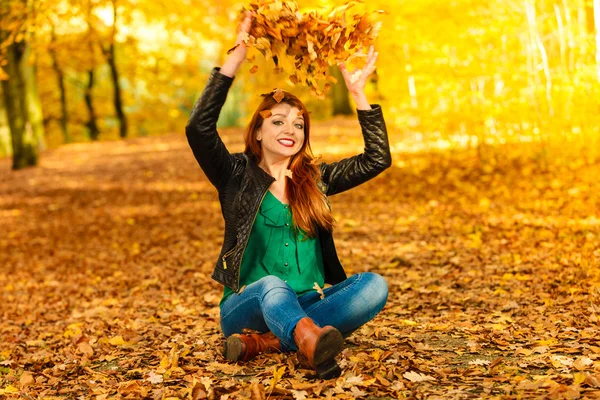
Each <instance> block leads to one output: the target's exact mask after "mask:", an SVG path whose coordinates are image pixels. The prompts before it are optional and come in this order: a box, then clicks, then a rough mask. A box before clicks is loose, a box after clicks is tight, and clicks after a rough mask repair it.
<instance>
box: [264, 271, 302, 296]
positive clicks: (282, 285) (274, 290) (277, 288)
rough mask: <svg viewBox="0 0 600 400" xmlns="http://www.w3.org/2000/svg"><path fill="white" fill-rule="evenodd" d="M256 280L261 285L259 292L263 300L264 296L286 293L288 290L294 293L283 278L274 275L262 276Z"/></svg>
mask: <svg viewBox="0 0 600 400" xmlns="http://www.w3.org/2000/svg"><path fill="white" fill-rule="evenodd" d="M257 282H259V283H260V284H261V285H262V287H261V289H262V290H261V292H262V298H263V300H264V299H265V297H266V296H272V295H278V294H287V293H288V292H290V293H292V294H294V295H295V293H294V290H293V289H292V288H291V287H290V286H289V285H288V284H287V283H286V282H285V281H284V280H282V279H281V278H279V277H277V276H275V275H267V276H264V277H262V278H260V279H259V280H258V281H257Z"/></svg>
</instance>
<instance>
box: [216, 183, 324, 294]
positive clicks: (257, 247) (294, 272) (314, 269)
mask: <svg viewBox="0 0 600 400" xmlns="http://www.w3.org/2000/svg"><path fill="white" fill-rule="evenodd" d="M304 233H305V232H303V231H302V230H300V232H299V234H298V235H295V234H294V229H293V225H292V210H291V209H289V206H288V205H287V204H283V203H281V202H280V201H279V199H278V198H277V197H275V195H273V193H271V191H270V190H267V194H266V195H265V197H264V199H263V201H262V203H261V205H260V209H259V211H258V213H257V214H256V219H255V220H254V225H253V226H252V231H251V232H250V237H249V238H248V245H247V246H246V250H245V252H244V256H243V258H242V264H241V266H240V288H241V289H240V291H242V290H243V287H244V286H246V285H249V284H251V283H253V282H256V281H257V280H259V279H261V278H263V277H265V276H267V275H275V276H277V277H279V278H281V279H283V280H284V281H286V282H287V284H288V285H290V287H291V288H292V289H294V291H295V292H296V294H297V295H299V296H300V295H302V294H304V293H307V292H310V291H313V290H315V288H314V286H315V283H317V284H318V285H319V287H323V285H324V284H325V271H324V268H323V256H322V254H321V246H320V244H319V239H318V238H306V236H305V235H304ZM232 294H233V291H232V290H231V289H230V288H228V287H227V286H225V288H224V290H223V298H222V299H221V303H220V304H223V302H224V301H225V299H227V298H228V297H229V296H231V295H232Z"/></svg>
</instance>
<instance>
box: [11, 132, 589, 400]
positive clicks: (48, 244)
mask: <svg viewBox="0 0 600 400" xmlns="http://www.w3.org/2000/svg"><path fill="white" fill-rule="evenodd" d="M348 127H349V128H350V129H347V128H348ZM315 130H316V131H317V132H321V134H320V136H317V137H316V140H315V143H314V145H313V148H315V150H316V152H317V153H319V152H323V153H324V154H323V158H324V159H325V160H335V159H339V158H340V157H342V156H344V155H347V154H349V153H352V152H354V151H356V150H357V149H360V141H359V140H358V139H359V137H358V138H357V135H358V136H360V135H359V134H358V133H357V132H358V131H357V127H356V126H355V125H354V124H352V123H346V122H345V121H337V122H336V123H335V124H328V125H321V126H317V127H316V128H315ZM223 135H224V136H225V141H226V143H228V145H229V146H230V149H232V150H234V151H239V150H240V148H241V143H240V135H241V133H240V131H237V130H229V131H227V130H225V131H224V132H223ZM348 137H353V138H354V139H352V140H351V141H350V143H351V144H348V145H344V146H342V145H340V143H344V142H345V140H346V138H348ZM497 151H498V153H497V156H498V157H497V160H499V161H497V162H494V163H492V164H481V163H480V162H479V161H478V160H477V158H476V157H475V153H471V152H468V151H464V152H458V153H455V154H453V155H452V156H450V155H448V154H444V153H439V154H432V153H427V154H425V153H414V154H401V153H395V154H394V167H392V168H391V169H389V170H387V171H386V172H385V173H384V174H382V175H381V176H380V177H378V178H376V179H375V180H374V181H371V182H369V183H367V184H365V185H363V186H362V187H359V188H357V189H354V190H353V191H350V192H347V193H344V194H340V195H338V196H335V197H333V198H332V199H331V200H332V205H333V208H334V214H335V217H336V219H337V231H336V234H335V237H336V242H337V246H338V252H339V254H340V257H341V259H342V263H343V264H344V265H345V267H346V269H347V271H348V272H349V273H356V272H361V271H376V272H378V273H380V274H382V275H383V276H384V277H385V278H386V279H387V281H388V283H389V287H390V294H389V300H388V304H387V306H386V308H385V309H384V310H383V312H382V313H381V314H380V315H379V316H378V317H377V318H376V319H375V320H374V321H372V322H371V323H369V324H368V325H366V326H365V327H364V328H362V329H361V330H360V331H359V332H357V333H356V334H355V335H353V336H352V337H350V338H349V339H348V340H347V342H346V346H345V349H344V351H343V352H342V354H341V356H340V357H339V361H340V364H341V365H342V367H343V371H344V372H343V376H342V377H340V378H338V379H337V380H331V381H321V380H317V379H315V378H314V377H313V376H311V374H310V373H309V372H308V371H304V370H299V369H298V366H297V364H296V360H295V356H294V355H293V354H276V355H267V356H261V357H259V358H257V359H256V360H254V361H252V362H250V363H247V364H237V365H236V364H230V363H227V362H226V360H225V359H224V358H223V357H222V356H221V355H220V348H221V345H222V342H223V338H222V336H221V334H220V329H219V312H218V311H219V308H218V302H219V300H220V296H221V287H220V286H219V285H218V284H216V283H215V282H213V281H212V280H211V279H210V273H211V271H212V265H213V262H214V261H215V258H216V257H217V255H218V251H219V249H220V244H221V233H222V229H223V223H222V220H221V216H220V208H219V204H218V201H217V196H216V193H215V191H214V190H213V188H212V187H211V186H210V185H209V184H208V182H207V180H206V179H205V178H204V176H203V175H202V173H201V171H200V169H199V167H198V166H197V164H196V162H195V160H194V159H193V157H192V155H191V152H190V150H189V149H188V147H187V143H186V141H185V138H184V136H183V135H173V136H166V137H160V138H144V139H135V140H127V141H124V142H104V143H94V144H77V145H69V146H64V147H62V148H60V149H58V150H55V151H52V152H48V153H45V154H44V155H43V158H42V162H41V166H40V167H38V168H35V169H29V170H24V171H18V172H10V171H9V168H10V161H9V160H0V232H1V234H0V266H1V269H0V397H2V394H3V395H4V396H5V397H7V398H13V397H14V398H26V399H37V398H81V399H87V398H95V399H106V398H143V397H145V398H152V399H163V398H169V397H170V398H182V399H184V398H185V399H190V398H193V399H201V398H211V399H238V398H251V399H263V398H267V397H269V398H282V399H283V398H287V399H296V400H300V399H305V398H306V399H309V398H317V397H323V398H341V399H343V398H365V399H369V398H370V399H395V398H404V397H413V398H482V397H485V398H531V397H534V398H543V397H547V398H549V399H560V398H569V399H572V398H598V397H600V326H599V318H600V301H599V300H600V267H599V265H600V211H599V210H600V195H599V193H600V183H599V181H598V177H599V176H600V163H599V162H598V161H593V160H589V159H588V160H586V159H581V158H580V159H574V160H572V162H571V163H570V164H565V163H558V162H554V160H553V159H552V158H549V159H548V160H549V163H547V164H546V163H541V162H533V161H527V159H525V158H518V157H511V156H510V151H511V150H508V149H498V150H497ZM542 166H543V168H542Z"/></svg>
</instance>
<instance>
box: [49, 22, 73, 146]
mask: <svg viewBox="0 0 600 400" xmlns="http://www.w3.org/2000/svg"><path fill="white" fill-rule="evenodd" d="M55 46H56V33H55V32H54V26H52V42H51V44H50V46H49V48H48V52H49V53H50V57H51V58H52V68H53V69H54V73H56V81H57V83H58V90H59V91H60V127H61V129H62V131H63V140H64V142H65V143H71V135H70V134H69V127H68V125H67V124H68V122H69V111H68V108H67V90H66V89H65V74H64V72H63V70H62V68H61V66H60V65H59V63H58V57H57V56H56V50H55V49H54V47H55Z"/></svg>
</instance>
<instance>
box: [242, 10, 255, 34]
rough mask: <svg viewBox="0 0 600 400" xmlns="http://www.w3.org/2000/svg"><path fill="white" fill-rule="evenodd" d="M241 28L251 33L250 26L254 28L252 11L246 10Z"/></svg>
mask: <svg viewBox="0 0 600 400" xmlns="http://www.w3.org/2000/svg"><path fill="white" fill-rule="evenodd" d="M240 28H241V31H242V32H246V33H250V28H252V12H250V11H246V16H245V18H244V20H243V21H242V25H241V27H240Z"/></svg>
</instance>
